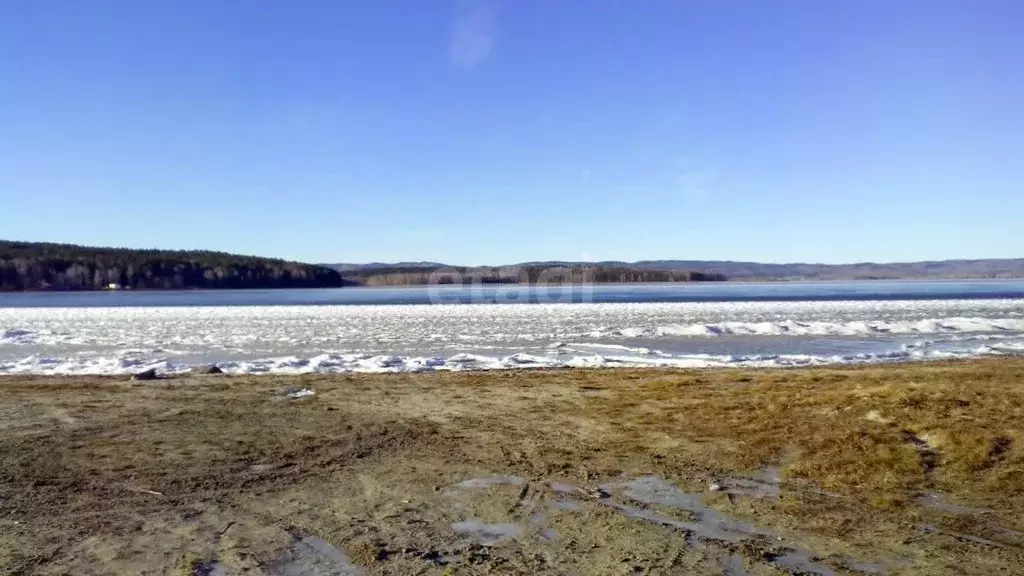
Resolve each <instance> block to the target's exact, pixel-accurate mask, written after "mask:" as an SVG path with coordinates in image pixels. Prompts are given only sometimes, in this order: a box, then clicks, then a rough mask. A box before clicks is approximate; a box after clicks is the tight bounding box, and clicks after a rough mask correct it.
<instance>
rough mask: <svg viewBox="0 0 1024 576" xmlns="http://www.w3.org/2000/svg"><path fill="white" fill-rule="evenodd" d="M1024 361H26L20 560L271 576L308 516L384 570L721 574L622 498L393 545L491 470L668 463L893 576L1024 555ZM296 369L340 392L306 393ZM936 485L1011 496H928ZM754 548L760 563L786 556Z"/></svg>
mask: <svg viewBox="0 0 1024 576" xmlns="http://www.w3.org/2000/svg"><path fill="white" fill-rule="evenodd" d="M1022 377H1024V361H1022V360H1009V359H1000V360H992V361H977V362H968V363H950V364H918V365H891V366H882V367H866V368H827V369H799V370H718V371H667V370H601V371H596V370H589V371H570V370H559V371H544V372H497V373H459V374H451V373H437V374H416V375H352V376H317V375H310V376H298V377H288V378H280V377H225V376H204V377H187V378H178V379H173V380H167V381H160V382H156V383H152V384H148V383H147V384H137V385H133V384H131V383H128V382H124V381H119V380H116V379H110V378H31V377H20V378H4V379H0V573H5V574H7V573H11V574H35V573H39V574H50V573H54V574H56V573H95V574H118V573H120V574H127V573H131V574H136V573H151V574H164V573H171V572H173V571H174V570H176V569H177V568H178V567H180V565H181V562H182V560H181V559H182V558H184V557H189V558H199V557H201V558H204V559H210V558H219V559H220V561H221V562H223V563H225V564H226V565H228V566H229V567H230V568H231V569H232V570H234V571H235V573H253V574H261V573H268V570H269V568H268V566H271V565H272V563H273V559H274V558H275V557H277V556H278V555H279V554H280V552H281V550H282V549H283V548H285V547H286V546H287V545H288V543H289V542H290V539H291V535H292V534H295V533H299V532H301V533H308V534H317V535H319V536H321V537H323V538H325V539H328V540H329V541H331V542H334V543H335V544H337V545H339V546H341V547H343V548H345V549H346V550H348V551H349V553H350V555H352V556H353V557H354V558H358V559H360V560H361V561H362V562H363V563H364V564H365V565H366V566H367V568H368V569H369V571H370V572H371V573H376V574H407V573H425V574H441V573H442V572H443V571H444V570H445V569H448V570H454V572H453V573H458V574H463V573H465V574H476V573H481V574H482V573H492V572H496V573H510V574H514V573H538V574H540V573H580V574H618V573H622V572H623V571H624V570H626V569H627V568H628V569H632V568H635V567H637V566H641V565H642V566H645V568H644V569H646V570H648V573H651V574H676V573H688V572H679V570H680V568H679V566H687V567H688V568H687V570H688V571H689V573H715V570H716V569H715V568H714V567H713V566H711V565H709V564H707V562H708V559H707V557H705V556H706V555H705V554H704V553H702V552H699V551H695V550H693V549H692V548H690V547H688V546H687V545H686V542H685V540H684V539H682V538H681V537H680V536H679V535H678V534H674V533H672V532H671V531H668V530H666V529H664V528H662V527H651V526H645V525H641V524H638V523H637V522H636V521H634V520H629V519H624V518H621V517H618V516H615V515H614V514H612V513H610V512H606V511H603V510H597V511H594V512H589V513H587V514H585V515H583V516H566V515H564V514H563V515H559V516H557V517H556V518H555V519H554V520H552V522H555V523H556V526H557V528H558V529H559V531H560V532H561V533H562V534H563V540H564V542H565V543H564V544H561V545H558V546H554V545H551V544H538V543H536V542H534V543H532V544H530V543H527V542H526V540H524V541H522V542H519V543H517V544H515V545H512V546H506V547H497V548H494V549H491V550H490V551H489V552H488V555H487V556H486V558H484V559H481V557H479V555H478V556H473V554H478V553H477V552H473V553H470V552H465V551H462V552H460V554H463V556H462V557H464V558H475V560H473V561H472V562H471V561H470V560H464V561H463V560H460V562H462V563H461V564H457V565H455V566H448V567H441V566H435V565H432V564H428V563H424V562H423V561H422V560H419V559H417V558H413V557H411V556H410V555H409V554H405V555H402V554H398V553H396V552H395V550H399V549H402V548H405V549H408V550H412V549H417V550H423V549H428V548H431V549H433V548H439V547H444V546H449V547H451V546H457V545H458V544H457V542H458V539H457V537H456V536H454V535H453V534H452V533H451V531H450V529H449V528H448V527H449V525H450V524H451V522H452V521H455V520H458V519H460V518H461V517H460V516H458V514H462V513H464V509H463V508H458V507H453V506H452V505H451V504H450V503H449V502H448V500H446V499H445V498H446V496H444V494H445V490H444V486H446V485H450V484H451V483H452V482H455V481H458V480H460V479H464V478H466V477H472V476H473V475H482V474H489V473H505V474H518V475H521V476H524V477H526V478H527V479H528V480H530V481H531V483H530V486H531V488H530V490H531V491H530V492H529V493H530V494H531V496H529V497H528V499H529V498H533V499H534V500H536V501H538V502H539V501H546V500H547V499H549V498H550V497H549V496H547V495H544V494H541V493H537V495H533V494H534V492H533V491H532V490H533V488H532V486H535V485H541V484H543V483H545V482H549V481H552V480H562V481H572V482H576V483H577V484H580V485H581V486H585V487H586V486H596V485H597V484H598V483H600V482H603V481H608V480H610V479H615V478H618V477H620V476H621V475H625V476H636V475H642V474H658V475H661V476H665V477H667V478H670V479H672V480H673V481H674V482H676V483H677V484H678V485H680V486H682V487H684V488H686V489H690V490H694V491H699V492H705V496H706V499H707V500H708V501H709V502H710V503H711V505H713V506H714V507H715V508H717V509H719V510H720V511H722V512H723V513H727V514H730V515H733V516H736V517H738V518H743V519H746V520H748V521H756V522H757V523H758V524H759V525H762V526H766V527H770V528H771V529H773V530H777V531H779V532H780V533H782V534H786V535H787V538H789V539H792V540H797V541H802V542H804V543H805V544H806V545H807V546H813V548H814V549H815V550H818V551H820V553H821V554H823V555H824V556H826V557H831V556H829V555H836V556H835V557H837V558H838V557H839V556H843V555H851V556H854V557H878V556H885V557H893V556H899V557H902V558H905V559H908V561H910V562H912V567H910V568H905V569H901V568H896V569H894V572H899V571H900V570H903V571H905V572H906V573H915V574H916V573H923V574H953V573H974V574H988V573H991V572H992V571H994V570H1000V571H1002V572H1003V573H1021V572H1022V571H1021V570H1019V567H1020V565H1021V562H1024V554H1022V548H1021V546H1022V545H1024V538H1022V537H1021V536H1017V535H1014V533H1013V532H1008V531H1007V529H1011V530H1012V529H1014V528H1016V529H1018V530H1019V529H1021V528H1024V446H1022V444H1021V441H1022V440H1024V436H1022V434H1024V378H1022ZM284 386H304V387H310V388H313V389H315V390H316V392H317V395H316V396H315V397H314V398H312V399H309V400H304V401H290V400H289V399H287V398H286V397H285V396H283V395H282V394H281V393H280V391H281V388H282V387H284ZM769 465H772V466H779V467H781V469H782V475H783V478H784V486H785V487H786V490H785V491H784V493H783V497H782V498H781V499H780V500H778V501H764V500H756V499H754V500H748V499H738V500H736V499H733V498H726V496H725V495H723V494H712V493H706V486H707V485H708V483H709V482H710V481H711V480H713V479H715V478H721V477H724V476H729V475H749V474H751V473H752V472H755V471H756V470H757V469H759V468H761V467H763V466H769ZM538 483H540V484H538ZM517 490H518V489H517ZM822 491H824V492H826V493H830V494H831V495H828V494H824V493H823V492H822ZM513 492H515V491H513ZM924 492H937V493H942V494H944V495H945V498H947V499H948V500H949V501H950V502H951V503H955V504H958V505H962V506H972V507H985V508H991V509H992V510H993V511H992V512H988V513H983V514H974V513H970V514H968V513H961V512H950V511H949V510H936V509H932V508H927V507H922V506H920V505H919V504H918V503H917V498H918V496H919V494H921V493H924ZM516 498H517V496H516V495H515V494H512V493H510V494H507V495H503V493H500V491H499V492H494V491H492V492H488V493H487V494H486V495H484V496H482V497H481V498H480V499H479V500H473V501H469V502H465V503H463V507H466V506H468V507H469V509H471V510H473V512H474V514H476V515H477V516H478V517H481V518H491V519H492V520H493V521H498V520H500V519H501V518H503V517H507V516H508V515H509V514H510V513H511V512H510V510H511V509H510V508H509V502H513V503H514V502H515V501H516ZM513 515H514V514H513ZM522 521H524V522H525V520H522ZM919 524H929V525H930V524H934V525H936V526H937V527H938V528H940V529H941V530H942V531H943V533H930V532H924V531H922V530H920V529H918V528H916V526H917V525H919ZM953 533H963V534H967V535H970V536H976V537H980V538H984V539H986V540H989V541H992V542H993V543H994V544H993V545H991V546H989V545H979V544H978V543H977V542H971V541H969V540H964V539H962V538H958V537H955V536H950V534H953ZM996 545H998V546H996ZM553 546H554V547H553ZM588 546H589V548H588ZM459 550H462V549H461V548H460V549H459ZM637 550H647V551H648V552H649V553H648V554H647V556H645V558H647V559H646V560H644V561H643V562H641V560H640V559H637V558H634V556H635V554H634V553H635V552H636V551H637ZM189 554H196V555H198V556H194V557H193V556H186V555H189ZM744 554H747V556H746V562H747V564H748V569H750V570H752V571H753V572H755V573H765V574H767V573H773V571H774V570H776V568H772V567H770V566H768V565H766V564H763V563H762V561H763V558H761V557H760V556H758V554H762V553H761V552H757V551H756V550H755V549H753V548H752V549H750V550H747V552H744ZM625 557H629V558H632V559H631V560H629V561H626V560H623V558H625ZM538 558H542V559H541V560H538ZM648 561H650V562H649V564H644V562H648Z"/></svg>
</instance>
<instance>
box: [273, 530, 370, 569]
mask: <svg viewBox="0 0 1024 576" xmlns="http://www.w3.org/2000/svg"><path fill="white" fill-rule="evenodd" d="M267 573H268V574H270V575H271V576H365V575H366V572H365V571H364V570H363V569H362V568H360V567H359V566H356V565H355V564H353V563H352V561H351V560H349V558H348V556H346V555H345V553H344V552H342V551H341V550H339V549H337V548H335V547H334V546H332V545H331V544H330V543H329V542H327V541H326V540H321V539H320V538H317V537H315V536H303V537H302V538H300V539H298V540H296V541H295V543H294V544H292V547H291V548H289V549H288V550H287V551H286V552H285V553H284V554H283V555H282V556H281V557H280V558H278V559H277V560H276V561H274V562H273V563H272V564H270V565H269V566H268V567H267Z"/></svg>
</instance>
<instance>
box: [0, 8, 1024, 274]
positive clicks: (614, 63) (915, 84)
mask: <svg viewBox="0 0 1024 576" xmlns="http://www.w3.org/2000/svg"><path fill="white" fill-rule="evenodd" d="M1022 21H1024V3H1021V2H1019V1H1017V0H977V1H971V0H959V1H952V0H897V1H892V0H830V1H827V2H817V1H811V0H716V1H703V0H701V1H698V0H647V1H645V2H636V1H635V0H616V1H611V0H559V1H551V0H465V1H442V0H422V1H413V0H401V1H399V0H374V1H369V0H303V1H301V2H252V1H248V0H244V1H243V0H217V1H210V0H148V1H140V0H91V1H89V2H82V1H78V0H47V1H17V0H8V1H4V0H0V214H2V215H0V238H9V239H21V240H48V241H62V242H74V243H80V244H101V245H127V246H140V247H165V248H210V249H218V250H226V251H235V252H244V253H253V254H261V255H268V256H280V257H287V258H295V259H301V260H306V261H356V262H359V261H372V260H377V261H381V260H384V261H394V260H412V259H416V260H420V259H424V260H440V261H445V262H451V263H461V264H484V263H509V262H516V261H522V260H542V259H572V260H576V259H624V260H635V259H648V258H652V259H653V258H680V259H691V258H692V259H733V260H760V261H772V262H782V261H816V262H850V261H863V260H885V261H892V260H917V259H939V258H958V257H963V258H972V257H1021V256H1024V226H1022V224H1021V222H1022V221H1024V161H1022V160H1021V157H1022V155H1024V104H1022V103H1024V35H1021V34H1020V22H1022Z"/></svg>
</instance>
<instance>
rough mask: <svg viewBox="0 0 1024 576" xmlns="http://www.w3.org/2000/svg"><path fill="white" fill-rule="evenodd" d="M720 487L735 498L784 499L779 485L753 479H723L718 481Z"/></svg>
mask: <svg viewBox="0 0 1024 576" xmlns="http://www.w3.org/2000/svg"><path fill="white" fill-rule="evenodd" d="M718 485H719V486H721V489H722V491H723V492H725V493H726V494H732V495H734V496H746V497H748V498H762V499H766V500H778V499H780V498H782V489H781V488H779V486H778V484H772V483H768V482H763V481H760V480H755V479H753V478H723V479H722V480H719V481H718Z"/></svg>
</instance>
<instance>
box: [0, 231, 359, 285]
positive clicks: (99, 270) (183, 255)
mask: <svg viewBox="0 0 1024 576" xmlns="http://www.w3.org/2000/svg"><path fill="white" fill-rule="evenodd" d="M346 284H348V283H347V282H346V281H345V280H344V279H343V278H342V276H341V274H340V273H339V272H338V271H336V270H333V269H331V268H327V267H325V266H316V265H312V264H303V263H300V262H288V261H285V260H280V259H276V258H260V257H256V256H242V255H238V254H227V253H224V252H210V251H204V250H139V249H132V248H105V247H91V246H77V245H74V244H53V243H46V242H15V241H9V240H0V291H7V292H11V291H16V292H20V291H36V290H104V289H109V288H118V289H131V290H182V289H191V288H206V289H218V288H231V289H241V288H328V287H338V286H344V285H346Z"/></svg>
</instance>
